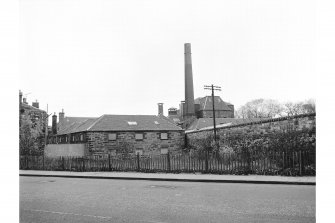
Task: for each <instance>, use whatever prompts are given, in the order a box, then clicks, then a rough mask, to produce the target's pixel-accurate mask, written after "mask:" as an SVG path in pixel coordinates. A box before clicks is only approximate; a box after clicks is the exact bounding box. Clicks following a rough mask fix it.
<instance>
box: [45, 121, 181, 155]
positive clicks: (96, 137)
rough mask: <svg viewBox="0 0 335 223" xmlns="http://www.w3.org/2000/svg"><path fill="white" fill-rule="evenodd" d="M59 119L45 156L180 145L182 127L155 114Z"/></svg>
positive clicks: (153, 150) (150, 151)
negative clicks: (56, 129) (55, 132)
mask: <svg viewBox="0 0 335 223" xmlns="http://www.w3.org/2000/svg"><path fill="white" fill-rule="evenodd" d="M60 120H61V122H60V123H59V126H60V128H58V131H57V134H55V135H54V136H51V137H50V138H49V144H48V146H47V148H46V150H45V155H46V156H48V157H52V156H90V155H94V156H100V155H105V154H110V155H117V154H120V153H127V154H129V153H130V154H136V153H139V154H141V155H155V154H165V153H167V152H170V153H180V152H181V149H182V148H183V146H184V130H183V129H182V128H180V127H178V126H177V125H175V124H173V123H171V122H169V121H168V120H166V119H163V118H161V117H159V116H155V115H102V116H101V117H99V118H80V117H62V118H61V119H60Z"/></svg>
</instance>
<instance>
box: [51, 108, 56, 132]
mask: <svg viewBox="0 0 335 223" xmlns="http://www.w3.org/2000/svg"><path fill="white" fill-rule="evenodd" d="M51 128H52V134H53V135H57V115H56V113H54V115H53V116H52V127H51Z"/></svg>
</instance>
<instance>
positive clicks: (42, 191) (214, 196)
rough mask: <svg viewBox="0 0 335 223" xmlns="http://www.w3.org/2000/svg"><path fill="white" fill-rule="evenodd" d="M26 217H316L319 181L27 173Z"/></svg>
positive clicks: (157, 220)
mask: <svg viewBox="0 0 335 223" xmlns="http://www.w3.org/2000/svg"><path fill="white" fill-rule="evenodd" d="M20 222H35V223H38V222H41V223H42V222H43V223H45V222H78V223H79V222H80V223H84V222H88V223H93V222H149V223H163V222H164V223H166V222H304V223H305V222H315V186H301V185H299V186H297V185H266V184H236V183H193V182H192V183H191V182H164V181H141V180H139V181H138V180H110V179H106V180H105V179H76V178H53V177H23V176H21V177H20Z"/></svg>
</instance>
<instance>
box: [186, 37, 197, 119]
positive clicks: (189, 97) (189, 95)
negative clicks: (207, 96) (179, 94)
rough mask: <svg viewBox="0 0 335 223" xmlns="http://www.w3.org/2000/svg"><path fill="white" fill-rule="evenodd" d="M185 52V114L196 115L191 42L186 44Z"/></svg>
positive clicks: (188, 115)
mask: <svg viewBox="0 0 335 223" xmlns="http://www.w3.org/2000/svg"><path fill="white" fill-rule="evenodd" d="M184 52H185V113H184V114H185V115H186V117H192V116H195V111H194V90H193V73H192V59H191V44H190V43H185V44H184Z"/></svg>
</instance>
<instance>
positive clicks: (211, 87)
mask: <svg viewBox="0 0 335 223" xmlns="http://www.w3.org/2000/svg"><path fill="white" fill-rule="evenodd" d="M204 89H205V90H211V91H212V103H213V125H214V141H215V143H216V124H215V107H214V104H215V101H214V91H221V87H219V86H214V85H213V84H212V85H210V86H208V85H205V86H204Z"/></svg>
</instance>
